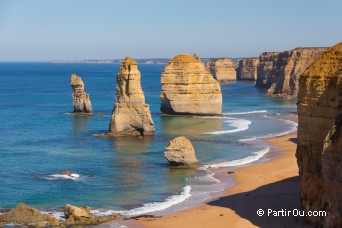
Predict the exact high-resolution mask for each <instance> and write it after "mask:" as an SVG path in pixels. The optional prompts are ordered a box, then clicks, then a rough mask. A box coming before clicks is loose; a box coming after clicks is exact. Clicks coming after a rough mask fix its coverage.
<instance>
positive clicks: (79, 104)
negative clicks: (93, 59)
mask: <svg viewBox="0 0 342 228" xmlns="http://www.w3.org/2000/svg"><path fill="white" fill-rule="evenodd" d="M70 84H71V88H72V102H73V105H74V112H75V113H78V112H79V113H91V112H92V111H93V110H92V105H91V102H90V97H89V95H88V94H87V93H85V92H84V83H83V81H82V79H81V78H80V77H78V76H77V75H76V74H72V75H71V76H70Z"/></svg>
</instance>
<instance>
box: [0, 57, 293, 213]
mask: <svg viewBox="0 0 342 228" xmlns="http://www.w3.org/2000/svg"><path fill="white" fill-rule="evenodd" d="M161 68H162V66H161V65H140V66H139V69H140V71H141V73H142V79H141V80H142V87H143V90H144V93H145V97H146V103H148V104H149V105H150V109H151V112H152V117H153V120H154V123H155V127H156V132H155V136H153V137H145V138H143V139H140V138H134V137H120V138H110V139H103V138H97V137H96V135H98V134H101V133H105V132H106V131H107V130H108V126H109V121H110V114H111V111H112V108H113V105H114V102H115V100H114V95H115V77H116V74H117V72H118V70H119V65H109V64H52V63H0V107H1V112H0V129H1V131H0V183H1V185H0V207H13V206H15V205H16V204H17V203H19V202H25V203H27V204H30V205H32V206H36V207H38V208H40V209H43V210H47V209H51V208H58V207H62V206H63V205H64V204H66V203H69V204H75V205H87V206H91V207H94V208H105V209H113V210H127V209H133V208H137V207H141V206H142V205H143V204H144V203H150V202H162V201H165V199H166V198H167V197H170V196H172V195H175V194H176V195H177V194H180V193H181V192H182V191H183V188H184V187H185V186H191V187H192V188H191V192H190V194H192V195H193V196H195V195H196V194H199V192H200V191H206V190H208V189H207V188H209V185H210V184H211V182H210V180H209V179H204V178H202V179H201V178H200V177H205V176H206V175H207V173H206V171H204V170H182V169H169V168H168V167H167V161H166V160H165V158H164V156H163V152H164V148H165V147H166V146H167V144H168V141H169V140H170V139H171V138H173V137H176V136H179V135H185V136H187V137H188V138H189V139H190V140H191V141H192V142H193V145H194V147H195V149H196V154H197V157H198V159H199V160H200V161H201V162H202V163H203V164H205V165H207V164H216V163H221V162H226V161H232V160H237V159H242V158H245V157H248V156H251V155H253V152H257V151H260V150H262V149H264V148H265V145H261V144H258V143H252V142H251V141H248V143H246V142H241V141H239V140H240V139H246V138H251V137H255V136H257V137H260V136H271V135H274V134H278V133H281V132H285V131H288V130H290V129H293V125H291V124H289V123H288V122H286V121H282V120H279V117H281V116H283V115H287V114H291V113H294V112H295V111H296V107H295V101H294V100H291V99H281V98H269V97H265V96H264V95H263V94H264V91H262V90H258V89H257V88H255V87H254V86H253V84H254V83H252V82H236V83H231V84H227V85H223V86H222V93H223V112H224V115H223V117H222V118H221V117H219V118H201V117H191V116H186V117H181V116H179V117H167V116H161V114H160V111H159V107H160V100H159V93H160V89H161V84H160V76H161V73H162V70H161ZM72 73H76V74H77V75H79V76H81V77H82V79H83V81H84V83H85V90H86V92H87V93H88V94H89V95H90V98H91V101H92V104H93V110H94V113H95V114H105V116H103V117H97V116H92V117H88V116H75V115H69V114H68V112H70V111H72V110H73V107H72V99H71V87H70V84H69V77H70V74H72ZM252 111H261V112H255V113H245V112H252ZM231 113H232V114H231ZM237 113H242V114H237ZM248 123H250V124H249V125H248ZM247 128H248V129H247ZM208 132H209V134H208ZM64 168H67V169H68V170H69V171H71V172H72V173H77V174H79V175H80V177H79V178H78V179H76V180H66V179H56V178H51V176H50V175H53V174H58V173H60V172H61V171H62V170H63V169H64ZM213 186H214V188H215V185H213ZM183 193H184V191H183ZM190 199H191V197H190Z"/></svg>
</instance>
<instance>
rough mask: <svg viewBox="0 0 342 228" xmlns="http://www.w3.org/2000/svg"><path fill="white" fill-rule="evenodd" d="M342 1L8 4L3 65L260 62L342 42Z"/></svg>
mask: <svg viewBox="0 0 342 228" xmlns="http://www.w3.org/2000/svg"><path fill="white" fill-rule="evenodd" d="M341 10H342V1H341V0H320V1H318V0H278V1H277V0H234V1H230V0H206V1H204V0H167V1H163V0H119V1H116V0H97V1H95V0H93V1H88V0H58V1H47V0H30V1H26V0H21V1H20V0H0V61H8V60H10V61H41V60H74V59H108V58H122V57H124V56H126V55H129V56H131V57H133V58H149V57H173V56H175V55H177V54H179V53H183V52H187V53H193V52H197V53H198V54H199V55H200V56H202V57H221V56H228V57H244V56H245V57H246V56H258V55H259V54H260V53H261V52H263V51H281V50H288V49H293V48H295V47H300V46H331V45H333V44H335V43H338V42H341V41H342V11H341Z"/></svg>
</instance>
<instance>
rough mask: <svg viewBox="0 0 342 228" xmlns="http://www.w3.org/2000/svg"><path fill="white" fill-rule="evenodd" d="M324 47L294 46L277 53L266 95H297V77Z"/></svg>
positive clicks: (316, 57)
mask: <svg viewBox="0 0 342 228" xmlns="http://www.w3.org/2000/svg"><path fill="white" fill-rule="evenodd" d="M325 50H326V48H296V49H294V50H290V51H284V52H281V53H279V55H278V58H277V62H276V64H275V66H274V69H273V73H272V76H271V77H270V78H269V83H268V84H269V85H270V87H269V88H268V90H267V95H272V96H297V93H298V79H299V76H300V75H301V74H303V73H304V71H305V70H306V69H307V68H308V66H309V65H310V64H311V63H312V62H314V61H316V60H317V59H318V57H320V56H321V54H322V53H323V52H324V51H325Z"/></svg>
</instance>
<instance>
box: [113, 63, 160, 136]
mask: <svg viewBox="0 0 342 228" xmlns="http://www.w3.org/2000/svg"><path fill="white" fill-rule="evenodd" d="M140 78H141V74H140V71H139V70H138V64H137V62H136V61H134V60H133V59H131V58H130V57H126V58H125V59H124V60H123V61H122V63H121V66H120V71H119V73H118V75H117V78H116V96H115V99H116V103H115V106H114V109H113V112H112V119H111V122H110V125H109V131H110V134H112V135H113V136H124V135H141V136H143V135H153V133H154V124H153V120H152V117H151V113H150V108H149V105H147V104H145V96H144V93H143V91H142V88H141V84H140Z"/></svg>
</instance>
